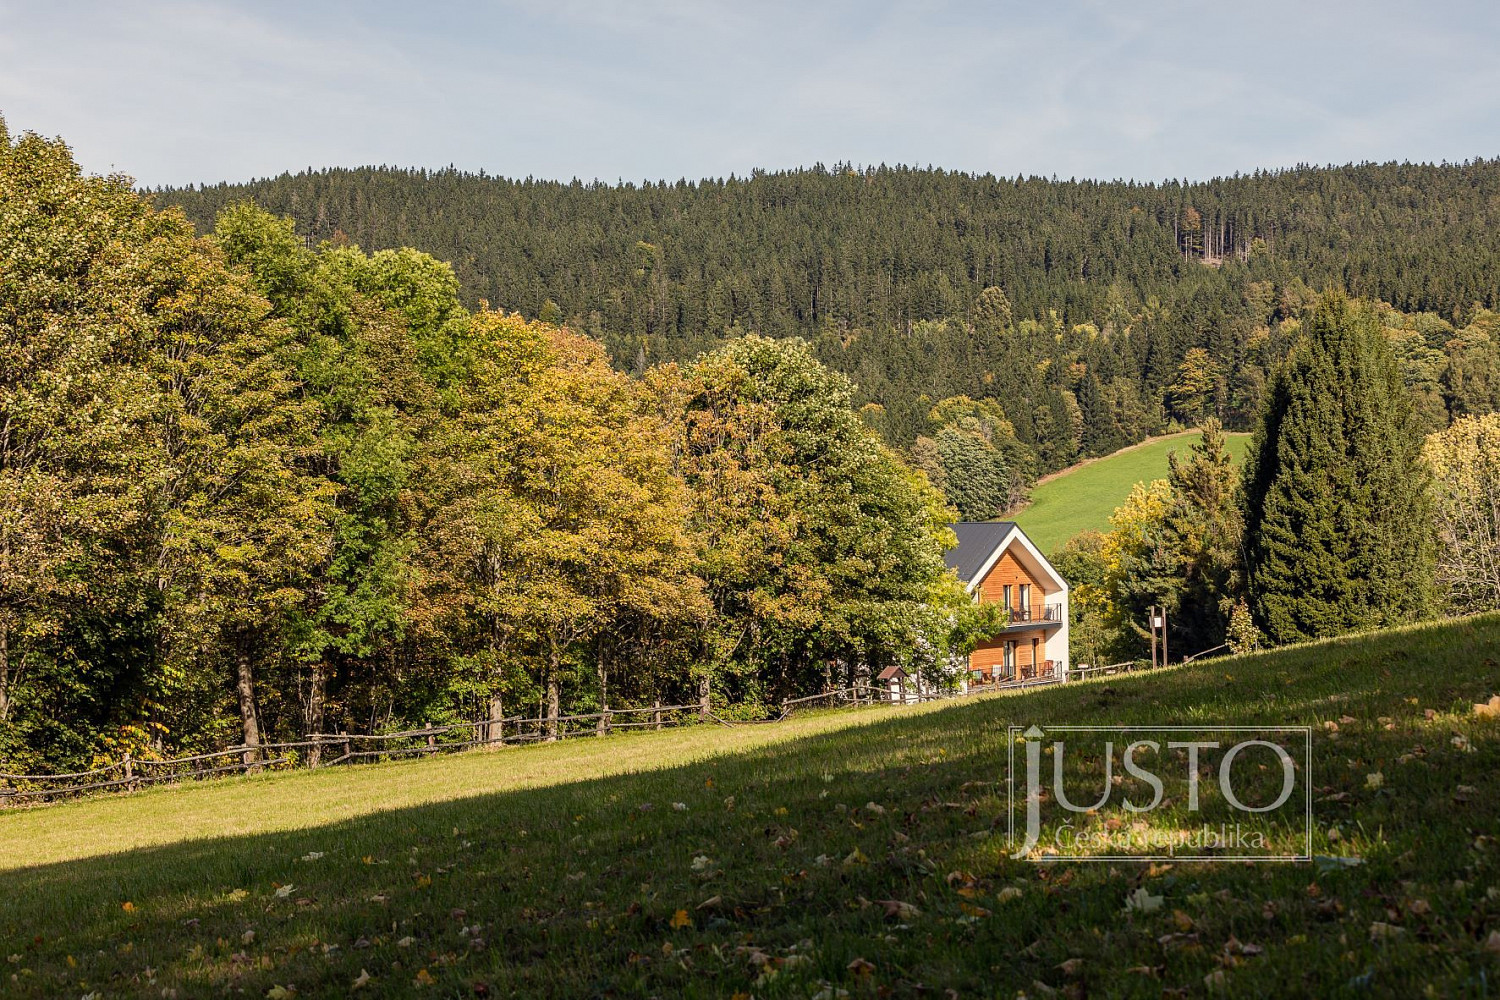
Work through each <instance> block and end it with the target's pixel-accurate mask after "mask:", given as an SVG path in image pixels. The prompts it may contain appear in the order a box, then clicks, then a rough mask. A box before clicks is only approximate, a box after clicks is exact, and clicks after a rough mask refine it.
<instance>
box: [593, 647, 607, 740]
mask: <svg viewBox="0 0 1500 1000" xmlns="http://www.w3.org/2000/svg"><path fill="white" fill-rule="evenodd" d="M607 732H609V665H608V664H607V663H606V662H605V659H604V653H603V652H600V653H599V725H598V728H596V729H595V733H596V734H597V735H599V736H603V735H604V734H605V733H607Z"/></svg>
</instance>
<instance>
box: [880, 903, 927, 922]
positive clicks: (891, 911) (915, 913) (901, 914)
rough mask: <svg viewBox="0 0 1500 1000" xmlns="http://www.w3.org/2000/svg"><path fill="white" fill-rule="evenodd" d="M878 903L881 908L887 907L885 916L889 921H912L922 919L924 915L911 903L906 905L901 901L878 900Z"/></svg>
mask: <svg viewBox="0 0 1500 1000" xmlns="http://www.w3.org/2000/svg"><path fill="white" fill-rule="evenodd" d="M877 902H878V903H880V905H881V906H883V907H885V916H886V919H887V920H890V919H892V918H894V919H896V920H911V919H912V918H914V917H920V916H921V915H922V911H921V910H919V909H917V908H916V907H915V906H913V905H912V904H911V903H906V902H903V901H901V900H899V899H881V900H877Z"/></svg>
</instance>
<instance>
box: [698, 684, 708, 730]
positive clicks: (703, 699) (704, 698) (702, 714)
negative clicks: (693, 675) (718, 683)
mask: <svg viewBox="0 0 1500 1000" xmlns="http://www.w3.org/2000/svg"><path fill="white" fill-rule="evenodd" d="M710 684H711V681H710V680H709V676H708V675H707V674H704V675H703V676H702V677H701V678H699V680H698V716H699V718H701V719H702V720H703V721H704V722H707V721H708V708H709V694H710Z"/></svg>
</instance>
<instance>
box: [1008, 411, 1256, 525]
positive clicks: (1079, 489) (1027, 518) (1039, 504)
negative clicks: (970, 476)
mask: <svg viewBox="0 0 1500 1000" xmlns="http://www.w3.org/2000/svg"><path fill="white" fill-rule="evenodd" d="M1197 437H1198V432H1197V431H1186V432H1184V433H1182V434H1172V435H1169V436H1167V437H1162V438H1156V439H1154V440H1152V441H1150V442H1149V443H1147V444H1141V445H1133V446H1131V447H1129V448H1125V449H1123V450H1121V451H1117V452H1115V453H1114V454H1112V455H1106V456H1104V457H1103V458H1097V459H1091V460H1089V461H1087V462H1082V463H1080V464H1078V465H1075V466H1073V467H1071V468H1068V469H1064V470H1063V471H1061V472H1059V473H1056V474H1055V475H1052V476H1049V477H1047V478H1046V479H1045V480H1043V481H1042V482H1040V483H1038V484H1037V486H1036V488H1035V489H1033V490H1032V491H1031V503H1030V504H1028V505H1027V506H1026V507H1025V508H1024V509H1023V510H1022V511H1021V512H1020V513H1018V514H1015V515H1013V516H1012V518H1011V519H1012V520H1014V521H1015V522H1016V523H1017V524H1019V525H1020V526H1021V528H1022V529H1023V530H1024V531H1025V532H1026V534H1027V536H1028V537H1029V538H1030V539H1031V540H1032V541H1033V542H1035V543H1036V546H1037V548H1039V549H1041V550H1042V551H1043V552H1049V553H1050V552H1053V551H1055V550H1056V549H1057V548H1058V547H1059V546H1060V545H1062V544H1063V543H1065V542H1067V540H1068V539H1070V538H1072V537H1073V536H1074V535H1077V534H1079V533H1081V532H1084V531H1108V530H1109V517H1110V515H1111V514H1113V513H1114V512H1115V508H1116V507H1118V506H1120V504H1121V503H1123V502H1124V500H1125V498H1126V497H1127V496H1129V495H1130V488H1131V487H1132V486H1134V485H1135V484H1136V483H1144V482H1150V481H1151V480H1153V479H1164V478H1166V475H1167V454H1168V453H1169V452H1172V451H1178V452H1184V453H1185V452H1186V451H1187V450H1188V448H1189V447H1191V446H1192V443H1193V441H1194V440H1196V439H1197ZM1225 437H1226V438H1228V446H1229V453H1230V455H1232V456H1233V457H1234V460H1235V463H1236V464H1239V463H1240V462H1243V461H1244V459H1245V452H1246V451H1248V450H1249V448H1250V435H1249V434H1233V433H1231V434H1226V435H1225Z"/></svg>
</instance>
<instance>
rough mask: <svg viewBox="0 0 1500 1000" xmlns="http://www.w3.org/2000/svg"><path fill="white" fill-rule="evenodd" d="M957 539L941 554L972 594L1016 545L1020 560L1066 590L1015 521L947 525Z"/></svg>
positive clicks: (970, 522)
mask: <svg viewBox="0 0 1500 1000" xmlns="http://www.w3.org/2000/svg"><path fill="white" fill-rule="evenodd" d="M949 527H950V528H952V529H953V533H954V534H955V535H957V536H958V544H957V545H955V546H954V547H953V548H951V549H949V550H948V551H947V552H945V553H944V554H943V560H944V561H945V562H947V564H948V565H949V566H951V567H952V568H953V571H954V572H955V573H957V574H958V578H959V580H960V581H961V582H962V583H963V585H964V587H965V588H966V589H967V590H968V591H969V592H970V593H973V592H974V588H975V587H977V586H978V585H979V583H980V581H981V580H983V578H984V575H985V574H986V573H988V572H989V571H990V568H991V567H992V566H994V565H995V562H996V560H998V559H999V558H1000V554H1001V553H1002V552H1003V551H1004V550H1005V549H1007V548H1009V547H1010V545H1011V544H1012V543H1015V544H1016V545H1018V546H1019V551H1020V553H1021V554H1022V557H1023V561H1025V562H1030V563H1032V564H1033V571H1040V572H1041V573H1042V574H1043V575H1044V576H1046V577H1048V578H1050V579H1051V580H1052V582H1053V583H1054V584H1056V585H1057V587H1058V588H1059V589H1060V590H1063V591H1066V590H1067V589H1068V581H1066V580H1064V579H1063V578H1062V576H1061V574H1059V573H1058V572H1057V570H1056V569H1055V568H1054V567H1053V566H1052V564H1051V563H1050V562H1048V561H1047V557H1046V556H1044V555H1042V552H1041V550H1040V549H1038V548H1037V547H1036V545H1034V544H1033V543H1032V541H1031V539H1029V538H1027V537H1026V532H1024V531H1022V530H1021V527H1020V525H1018V524H1016V522H1014V521H959V522H958V523H957V524H951V525H949Z"/></svg>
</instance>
